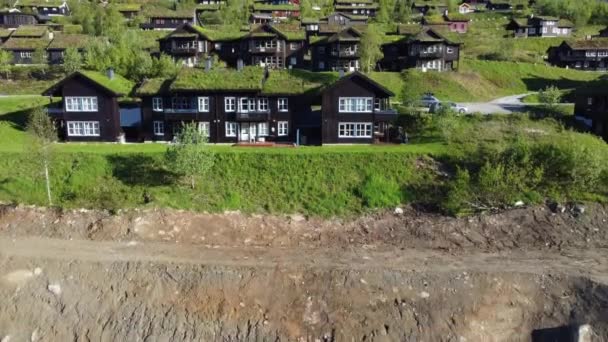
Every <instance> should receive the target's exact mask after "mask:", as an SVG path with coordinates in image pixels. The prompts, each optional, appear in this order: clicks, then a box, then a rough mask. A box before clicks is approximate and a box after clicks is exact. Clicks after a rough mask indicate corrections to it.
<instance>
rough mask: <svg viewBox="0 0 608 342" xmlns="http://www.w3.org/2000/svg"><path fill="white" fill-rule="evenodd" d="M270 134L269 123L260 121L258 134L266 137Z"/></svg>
mask: <svg viewBox="0 0 608 342" xmlns="http://www.w3.org/2000/svg"><path fill="white" fill-rule="evenodd" d="M267 135H268V123H267V122H260V123H259V124H258V136H260V137H264V136H267Z"/></svg>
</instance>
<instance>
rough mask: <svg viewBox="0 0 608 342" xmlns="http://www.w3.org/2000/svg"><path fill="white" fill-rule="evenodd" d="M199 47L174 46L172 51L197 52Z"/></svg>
mask: <svg viewBox="0 0 608 342" xmlns="http://www.w3.org/2000/svg"><path fill="white" fill-rule="evenodd" d="M197 51H198V48H196V47H194V46H174V47H172V48H171V52H172V53H196V52H197Z"/></svg>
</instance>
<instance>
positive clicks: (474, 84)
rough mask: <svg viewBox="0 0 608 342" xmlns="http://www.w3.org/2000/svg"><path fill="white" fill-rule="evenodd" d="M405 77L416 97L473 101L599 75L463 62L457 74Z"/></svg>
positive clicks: (537, 66) (575, 82)
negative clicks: (432, 94)
mask: <svg viewBox="0 0 608 342" xmlns="http://www.w3.org/2000/svg"><path fill="white" fill-rule="evenodd" d="M408 75H409V76H408V81H407V84H408V85H410V86H411V87H412V89H415V90H416V91H417V92H418V93H419V94H422V93H424V92H433V93H435V94H436V95H437V96H438V97H439V98H440V99H444V100H448V99H449V100H452V101H460V102H473V101H487V100H492V99H495V98H498V97H502V96H508V95H514V94H522V93H526V92H530V91H537V90H540V89H542V88H544V87H546V86H547V85H555V86H557V87H558V88H562V89H568V88H575V87H577V86H580V85H581V84H582V82H585V81H590V80H593V79H596V78H597V77H599V76H600V75H601V74H600V73H593V72H584V71H578V70H568V69H563V68H555V67H550V66H547V65H544V64H530V63H516V62H493V61H479V60H472V59H464V60H462V61H461V65H460V71H459V72H452V73H436V72H427V73H422V72H419V71H410V72H408Z"/></svg>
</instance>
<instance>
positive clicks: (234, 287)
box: [0, 206, 608, 342]
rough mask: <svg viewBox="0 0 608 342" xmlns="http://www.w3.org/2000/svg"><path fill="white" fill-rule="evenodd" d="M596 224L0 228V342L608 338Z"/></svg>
mask: <svg viewBox="0 0 608 342" xmlns="http://www.w3.org/2000/svg"><path fill="white" fill-rule="evenodd" d="M606 219H608V214H607V213H606V208H605V207H601V206H596V207H591V208H587V211H586V213H585V214H583V215H579V216H576V217H575V216H574V215H572V214H571V213H569V212H564V213H558V214H555V213H552V212H551V211H550V210H548V209H547V208H534V209H521V210H517V211H512V212H508V213H503V214H498V215H491V216H483V217H476V218H468V219H452V218H445V217H440V216H434V215H428V214H423V213H420V212H417V211H415V210H413V209H408V210H406V213H405V214H404V215H403V216H395V215H392V214H390V213H389V214H382V215H380V214H378V215H373V216H367V217H362V218H358V219H354V220H331V221H324V220H320V219H305V218H303V217H300V216H292V217H274V216H247V215H241V214H236V213H233V214H226V215H209V214H191V213H184V212H177V211H167V210H162V211H144V212H141V211H133V212H127V213H123V214H121V215H118V216H110V215H108V214H106V213H102V212H93V211H81V212H79V211H76V212H58V211H52V210H43V209H36V208H23V207H20V208H13V207H5V208H4V210H3V211H2V215H1V216H0V340H2V338H3V337H6V336H9V337H10V341H12V342H14V341H26V340H27V341H31V340H38V341H67V340H74V341H89V340H94V341H99V340H101V341H119V340H120V341H142V340H146V341H172V340H175V341H216V340H225V341H271V340H272V341H276V340H280V341H288V340H301V341H315V340H319V341H345V340H346V341H351V340H355V341H361V340H366V341H530V336H531V333H532V331H533V330H535V329H541V328H551V327H557V326H561V325H566V324H578V323H590V324H591V325H592V327H593V329H594V332H595V335H596V336H595V341H604V340H608V339H606V336H608V253H607V251H608V250H607V249H606V247H607V246H608V224H607V223H606V222H607V221H606Z"/></svg>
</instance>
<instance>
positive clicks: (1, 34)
mask: <svg viewBox="0 0 608 342" xmlns="http://www.w3.org/2000/svg"><path fill="white" fill-rule="evenodd" d="M11 33H13V30H9V29H4V28H0V38H8V37H10V35H11Z"/></svg>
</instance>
